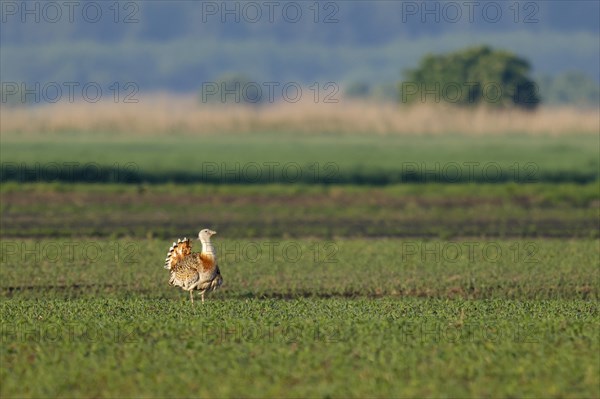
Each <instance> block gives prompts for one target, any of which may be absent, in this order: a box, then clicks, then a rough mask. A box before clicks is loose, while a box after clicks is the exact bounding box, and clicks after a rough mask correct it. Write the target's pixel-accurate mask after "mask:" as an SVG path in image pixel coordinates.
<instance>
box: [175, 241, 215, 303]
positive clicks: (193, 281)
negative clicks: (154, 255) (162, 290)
mask: <svg viewBox="0 0 600 399" xmlns="http://www.w3.org/2000/svg"><path fill="white" fill-rule="evenodd" d="M215 234H217V232H216V231H213V230H210V229H203V230H200V232H199V233H198V240H200V242H201V243H202V251H201V252H192V244H191V242H190V240H189V239H188V238H187V237H185V238H184V239H183V240H182V239H178V240H177V242H173V245H172V246H171V248H169V252H168V254H167V258H166V259H165V269H168V270H170V272H171V278H170V279H169V285H172V286H175V287H181V289H183V290H185V291H189V293H190V300H191V301H192V304H193V303H194V293H193V291H194V290H199V291H200V294H201V296H202V303H204V293H205V292H207V291H214V290H216V289H217V288H219V287H220V286H221V284H223V277H222V276H221V271H220V270H219V265H218V263H217V253H216V250H215V248H214V246H213V244H212V243H211V242H210V238H211V237H212V236H213V235H215Z"/></svg>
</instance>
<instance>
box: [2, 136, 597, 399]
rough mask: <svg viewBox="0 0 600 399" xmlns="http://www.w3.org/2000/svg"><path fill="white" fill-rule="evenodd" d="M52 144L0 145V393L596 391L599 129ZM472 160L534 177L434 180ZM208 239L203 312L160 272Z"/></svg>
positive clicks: (63, 140) (65, 139)
mask: <svg viewBox="0 0 600 399" xmlns="http://www.w3.org/2000/svg"><path fill="white" fill-rule="evenodd" d="M38 139H39V137H35V138H32V137H29V138H28V137H27V136H25V137H24V138H16V136H10V135H9V136H8V138H7V137H6V136H3V138H2V146H1V148H0V151H1V152H0V155H1V156H2V162H3V165H2V166H3V170H2V173H3V174H2V178H3V179H4V180H5V181H4V182H3V184H2V186H1V187H0V213H1V215H2V224H1V226H0V237H1V238H2V241H1V243H0V322H1V326H2V329H1V331H0V339H1V342H2V345H0V365H1V367H0V395H1V396H2V397H3V398H5V397H6V398H11V397H18V398H22V397H25V398H35V397H65V396H74V397H79V396H84V397H124V396H125V397H133V396H144V397H165V396H170V397H173V396H175V397H184V396H185V397H187V396H201V397H360V398H362V397H438V396H443V395H445V396H451V397H561V398H562V397H565V398H580V397H598V396H600V389H599V388H598V387H599V386H600V378H599V375H600V359H599V358H598V356H597V354H598V352H599V351H600V333H599V330H598V325H599V323H600V315H599V312H598V310H599V308H598V303H599V302H598V299H600V284H599V282H600V269H599V268H598V234H599V233H598V209H599V205H600V193H599V191H598V155H597V151H596V149H597V147H598V138H597V137H595V136H578V135H573V136H561V137H552V136H543V137H532V136H527V135H524V136H503V137H481V138H474V137H456V136H455V137H450V136H441V137H435V138H432V137H414V136H412V137H394V136H385V137H383V136H382V137H376V138H374V137H368V136H362V137H361V136H350V135H349V136H346V135H323V136H316V135H315V136H300V135H298V136H291V135H280V136H278V135H276V134H266V133H265V134H257V135H255V136H250V135H248V136H244V135H235V136H222V137H216V136H206V137H198V138H192V137H186V136H183V135H182V136H178V135H173V136H171V137H169V138H168V139H166V138H162V139H161V138H156V137H144V138H137V139H136V138H128V137H116V136H111V135H108V134H106V135H97V136H95V137H93V138H92V137H89V136H88V137H82V136H79V135H77V134H76V133H73V134H68V133H65V134H63V135H53V136H48V137H47V138H45V139H44V140H39V141H37V140H38ZM199 155H201V156H199ZM68 162H74V163H79V164H80V165H83V166H85V167H89V166H90V165H94V168H90V169H88V170H87V172H88V173H96V174H95V175H94V174H92V175H85V179H83V181H79V180H81V179H77V178H74V177H73V175H70V176H69V175H66V176H63V178H56V174H54V175H53V174H50V175H44V173H56V167H57V165H58V168H59V169H60V168H62V167H63V166H61V165H65V163H68ZM207 162H210V165H213V164H216V165H217V166H218V168H219V169H217V171H219V172H222V171H224V170H229V171H231V170H233V171H234V172H233V174H232V176H236V174H235V173H241V171H242V170H243V169H242V168H243V166H242V165H247V164H251V163H262V162H279V163H281V164H282V165H283V164H285V163H291V162H295V163H297V164H298V165H301V166H302V168H304V169H303V171H304V170H309V171H311V169H310V165H311V164H312V165H316V164H318V165H319V166H320V167H323V166H324V165H327V164H328V163H332V164H334V165H337V166H339V169H336V170H337V173H338V174H339V176H341V177H340V179H342V180H343V181H344V182H346V183H348V182H353V183H357V184H339V182H335V181H334V182H331V181H330V182H327V183H328V184H323V183H324V182H323V181H319V180H318V179H315V180H313V181H298V182H287V183H286V182H282V181H278V180H277V179H273V181H266V183H268V184H264V183H265V182H264V181H263V182H261V181H258V182H256V181H255V182H251V183H253V184H222V183H223V182H224V181H225V182H230V183H250V181H248V179H246V180H244V179H241V178H240V176H242V175H241V174H240V175H238V176H237V177H236V178H235V179H238V178H239V180H235V179H234V177H232V176H230V177H225V178H224V179H220V180H219V179H216V180H215V181H213V182H212V184H206V183H202V184H199V183H197V181H196V180H197V179H196V177H197V176H198V173H202V172H203V169H202V167H203V165H207ZM409 162H410V163H412V164H414V163H417V165H420V164H421V163H423V164H424V165H425V166H427V165H440V166H439V167H437V169H435V168H436V166H433V169H432V170H433V171H432V170H429V171H427V169H423V170H425V171H426V172H427V173H428V174H427V175H426V176H427V179H426V180H425V181H420V182H407V181H402V180H398V179H400V178H401V177H402V176H408V175H406V174H404V175H402V167H403V165H408V163H409ZM467 162H480V163H482V165H483V164H490V163H491V162H494V163H497V165H500V168H501V169H502V170H503V171H508V172H509V173H514V170H515V165H516V166H518V167H519V169H517V170H519V171H520V172H521V171H525V172H527V173H530V172H531V171H532V170H533V171H535V173H534V174H533V175H531V176H534V177H536V178H537V180H535V181H528V180H527V179H524V178H520V179H513V180H515V181H512V182H502V181H494V182H486V181H485V180H481V179H477V178H473V179H472V180H473V181H470V180H467V181H462V182H461V181H455V182H452V184H448V179H445V180H444V179H442V178H441V177H442V176H443V173H446V172H444V169H443V166H442V165H449V164H459V165H465V163H467ZM52 163H56V164H52ZM128 163H130V164H133V165H135V167H136V168H137V169H135V170H136V171H137V172H138V173H140V174H143V176H144V179H142V180H146V182H140V181H136V180H134V181H124V180H123V179H107V180H108V181H111V180H114V181H121V182H126V183H128V184H119V183H114V182H113V183H105V184H98V182H99V181H102V179H100V178H98V176H99V175H98V174H97V172H96V171H97V170H98V169H99V168H105V167H110V166H111V165H116V166H115V167H116V169H115V170H112V171H110V170H109V171H110V173H117V172H118V173H127V172H130V171H131V170H132V169H125V170H121V169H120V168H121V167H123V166H124V165H127V164H128ZM222 163H225V166H223V165H222ZM23 164H25V166H21V165H23ZM236 164H237V165H240V166H239V167H238V169H237V171H236V166H235V165H236ZM412 164H411V165H412ZM531 164H533V165H535V169H527V168H526V169H524V170H523V169H522V167H523V166H525V165H531ZM28 165H33V169H31V168H30V166H28ZM70 165H72V164H70ZM307 165H308V166H307ZM511 167H512V168H513V169H511ZM11 168H13V169H11ZM15 168H16V169H15ZM19 168H21V172H19ZM36 168H37V169H36ZM52 168H54V169H52ZM15 170H16V171H17V173H21V176H22V177H24V178H19V175H17V178H15V177H10V174H11V173H14V172H15ZM23 171H24V172H23ZM90 171H91V172H90ZM198 171H199V172H198ZM279 171H280V170H279ZM312 171H314V169H312ZM319 171H323V170H322V169H319ZM325 171H327V169H325ZM357 171H358V172H357ZM417 172H418V169H417ZM186 173H188V174H190V176H193V177H194V178H190V179H189V180H186V179H187V178H186V179H182V178H181V177H180V176H182V175H185V174H186ZM204 173H206V170H204ZM211 173H214V171H213V172H211ZM230 173H231V172H230ZM353 173H354V174H353ZM27 176H29V177H27ZM44 176H45V177H46V178H44ZM48 176H50V177H51V178H47V177H48ZM53 176H54V177H53ZM225 176H226V175H225ZM357 176H359V177H357ZM381 176H383V177H384V178H385V179H387V180H378V179H380V177H381ZM386 176H395V177H392V178H389V177H386ZM549 176H550V177H549ZM551 176H555V178H552V177H551ZM556 176H558V177H556ZM582 176H583V177H584V178H582ZM394 179H396V180H394ZM19 180H21V182H19ZM44 180H50V181H52V182H44ZM463 180H464V179H463ZM22 181H29V182H27V183H23V182H22ZM169 181H170V182H169ZM178 181H185V182H187V183H189V184H177V183H175V182H178ZM556 181H563V183H552V182H556ZM149 182H154V183H155V184H151V183H149ZM159 182H160V183H159ZM391 182H395V183H396V184H387V183H391ZM582 182H583V183H582ZM358 183H361V184H358ZM423 183H427V184H423ZM203 226H210V227H211V228H214V229H215V230H217V231H218V235H217V236H216V237H215V244H216V248H217V251H218V253H219V265H220V268H221V271H222V274H223V277H224V279H225V282H224V285H223V287H222V289H221V290H219V291H216V292H214V293H211V294H209V295H208V296H207V298H208V299H207V301H206V302H205V303H204V304H201V303H200V302H198V301H196V303H195V304H194V305H192V304H191V303H190V302H189V296H188V294H187V293H186V292H184V291H182V290H181V289H179V288H174V287H171V286H169V285H168V272H167V271H166V270H165V269H164V268H163V260H164V257H165V256H166V251H167V250H168V248H169V246H170V244H171V243H172V242H173V240H176V239H177V238H183V236H187V237H195V235H196V234H197V231H198V230H199V228H201V227H203ZM194 245H195V249H198V243H197V242H195V244H194Z"/></svg>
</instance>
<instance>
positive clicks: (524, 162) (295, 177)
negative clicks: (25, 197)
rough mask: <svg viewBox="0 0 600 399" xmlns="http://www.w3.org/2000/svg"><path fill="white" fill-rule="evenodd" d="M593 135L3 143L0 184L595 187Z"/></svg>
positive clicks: (87, 138)
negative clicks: (508, 184)
mask: <svg viewBox="0 0 600 399" xmlns="http://www.w3.org/2000/svg"><path fill="white" fill-rule="evenodd" d="M599 145H600V141H599V139H598V136H597V135H595V136H594V135H570V136H546V137H543V138H541V137H538V136H529V135H514V136H510V135H509V136H507V135H504V136H495V135H491V136H481V137H470V136H468V135H460V136H455V135H447V136H439V137H431V136H429V137H428V136H386V137H381V136H373V135H371V136H365V135H362V136H357V135H335V134H334V135H321V136H316V135H309V136H307V135H293V134H289V133H281V134H275V133H272V134H266V133H262V134H260V133H257V134H253V135H243V134H231V135H220V136H217V135H209V136H195V137H187V136H183V135H179V136H178V135H177V134H174V135H168V136H162V137H135V136H132V135H128V136H126V137H123V138H120V137H114V136H110V135H106V134H101V133H97V134H93V135H81V134H73V135H69V134H62V135H46V136H45V135H39V136H38V138H37V140H28V139H23V138H16V137H14V136H12V135H6V134H4V135H3V140H2V146H1V149H0V156H1V158H2V169H1V172H2V173H1V175H0V179H1V180H3V181H21V182H40V181H63V182H66V183H73V182H88V183H93V182H110V181H116V182H122V183H139V182H142V181H147V182H152V183H166V182H176V183H193V182H205V183H215V184H223V183H230V184H268V183H283V184H290V183H305V184H314V183H318V184H333V183H338V184H339V183H343V184H367V185H385V184H406V183H410V182H421V183H475V182H476V183H503V182H511V181H512V182H517V183H538V182H551V183H552V182H579V183H581V182H594V181H596V180H597V179H598V168H599V163H598V157H597V149H598V146H599Z"/></svg>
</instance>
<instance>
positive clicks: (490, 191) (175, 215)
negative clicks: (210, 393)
mask: <svg viewBox="0 0 600 399" xmlns="http://www.w3.org/2000/svg"><path fill="white" fill-rule="evenodd" d="M0 200H1V201H0V209H1V210H2V219H3V225H2V229H1V231H2V235H4V236H8V237H44V236H52V237H73V236H80V235H88V236H96V237H98V236H103V237H110V236H113V237H114V236H125V237H127V236H130V237H160V238H166V239H172V238H174V236H176V235H178V234H182V232H186V233H185V234H188V235H190V234H195V232H196V230H198V228H199V226H202V225H205V224H210V225H211V226H213V227H214V228H215V229H216V230H222V231H226V235H227V237H237V238H247V237H260V238H265V237H270V238H281V237H306V236H316V237H326V238H335V237H437V238H449V237H465V236H468V237H531V238H536V237H581V238H592V237H598V234H599V232H598V223H597V216H598V204H599V203H600V202H599V201H600V194H599V192H598V184H597V183H588V184H584V185H577V184H560V185H551V184H541V183H539V184H521V185H517V184H514V183H511V184H452V185H449V184H404V185H390V186H385V187H368V186H339V185H326V186H324V185H298V184H296V185H291V184H290V185H193V184H190V185H176V184H165V185H131V184H130V185H119V184H107V185H103V184H99V185H90V184H77V185H69V184H65V183H54V184H51V183H47V184H42V183H38V184H23V185H19V184H17V183H5V184H4V185H3V188H2V191H0Z"/></svg>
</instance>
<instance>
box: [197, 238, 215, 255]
mask: <svg viewBox="0 0 600 399" xmlns="http://www.w3.org/2000/svg"><path fill="white" fill-rule="evenodd" d="M200 242H201V243H202V253H203V254H206V255H212V256H215V255H216V251H215V247H213V245H212V243H211V242H210V240H206V241H205V240H201V241H200Z"/></svg>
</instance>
